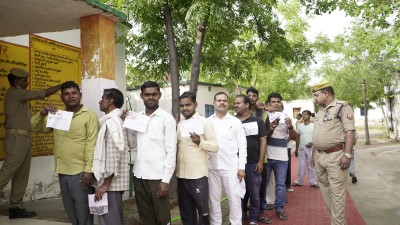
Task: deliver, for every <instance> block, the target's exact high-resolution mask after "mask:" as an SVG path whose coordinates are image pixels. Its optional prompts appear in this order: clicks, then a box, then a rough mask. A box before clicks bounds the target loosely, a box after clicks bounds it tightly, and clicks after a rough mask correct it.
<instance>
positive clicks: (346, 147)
mask: <svg viewBox="0 0 400 225" xmlns="http://www.w3.org/2000/svg"><path fill="white" fill-rule="evenodd" d="M312 91H313V92H314V101H315V102H316V103H317V104H318V105H320V106H321V108H320V109H319V111H318V113H317V115H316V117H315V121H314V132H313V137H312V143H313V146H314V150H313V157H312V161H311V163H312V165H313V166H315V171H316V174H317V180H318V184H319V187H320V190H321V193H322V196H323V199H324V201H325V203H326V205H327V207H328V211H329V214H330V217H331V225H345V224H346V219H345V210H346V192H347V174H348V168H349V165H350V162H351V151H352V147H353V143H354V132H355V125H354V111H353V109H352V107H351V106H350V105H349V104H348V103H347V102H344V101H339V100H337V99H336V98H335V93H334V91H333V88H332V87H331V85H330V83H329V82H328V81H325V82H322V83H320V84H317V85H314V86H313V90H312Z"/></svg>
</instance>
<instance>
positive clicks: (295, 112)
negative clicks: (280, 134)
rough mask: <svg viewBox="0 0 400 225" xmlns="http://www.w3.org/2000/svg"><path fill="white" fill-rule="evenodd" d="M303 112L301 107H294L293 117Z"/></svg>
mask: <svg viewBox="0 0 400 225" xmlns="http://www.w3.org/2000/svg"><path fill="white" fill-rule="evenodd" d="M299 113H300V114H301V111H300V108H293V118H294V119H296V117H297V114H299Z"/></svg>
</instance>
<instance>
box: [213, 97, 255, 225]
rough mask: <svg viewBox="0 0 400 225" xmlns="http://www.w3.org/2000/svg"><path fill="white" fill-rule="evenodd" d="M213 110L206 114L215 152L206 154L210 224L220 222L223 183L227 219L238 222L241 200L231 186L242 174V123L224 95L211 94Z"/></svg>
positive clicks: (237, 224) (244, 144)
mask: <svg viewBox="0 0 400 225" xmlns="http://www.w3.org/2000/svg"><path fill="white" fill-rule="evenodd" d="M214 109H215V113H214V114H213V115H212V116H210V117H208V118H207V119H208V121H210V122H211V123H212V124H213V125H214V130H215V134H216V136H217V141H218V147H219V151H218V153H209V154H208V176H209V177H208V187H209V191H210V218H211V221H210V222H211V225H221V224H222V212H221V202H220V201H221V192H222V186H224V189H225V192H226V194H227V196H228V201H229V222H230V223H231V224H232V225H242V207H241V199H240V197H239V196H238V195H236V194H235V188H236V187H237V185H238V184H239V182H242V180H243V178H244V177H245V175H246V173H245V166H246V158H247V141H246V135H245V133H244V129H243V125H242V122H241V121H240V120H239V119H238V118H236V117H234V116H232V115H231V114H230V113H229V112H228V109H229V102H228V95H227V94H226V93H224V92H218V93H217V94H215V96H214Z"/></svg>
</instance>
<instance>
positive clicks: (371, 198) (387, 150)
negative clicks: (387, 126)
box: [348, 129, 400, 225]
mask: <svg viewBox="0 0 400 225" xmlns="http://www.w3.org/2000/svg"><path fill="white" fill-rule="evenodd" d="M358 133H359V135H360V140H359V141H358V143H357V146H356V150H355V151H356V155H355V162H356V175H357V178H358V182H357V183H356V184H355V185H349V186H348V188H349V192H350V194H351V197H352V198H353V201H354V203H355V205H356V207H357V209H358V211H359V212H360V214H361V216H362V217H363V218H364V220H365V222H366V224H367V225H375V224H378V225H380V224H382V225H399V224H400V166H399V162H400V142H388V141H386V140H384V139H382V138H380V137H381V136H382V131H380V130H376V129H373V130H371V132H370V135H371V145H365V144H364V143H365V134H364V130H359V131H358Z"/></svg>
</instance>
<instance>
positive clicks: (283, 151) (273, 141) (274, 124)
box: [267, 92, 297, 220]
mask: <svg viewBox="0 0 400 225" xmlns="http://www.w3.org/2000/svg"><path fill="white" fill-rule="evenodd" d="M267 103H268V106H269V108H271V109H272V110H273V112H271V113H269V115H268V118H269V119H268V121H267V124H268V125H267V136H268V143H267V151H268V163H267V183H269V182H270V179H271V172H273V173H274V175H275V196H276V198H275V203H274V208H275V213H276V215H277V216H278V218H279V219H280V220H287V219H288V216H287V215H286V213H285V212H284V206H285V201H286V185H285V181H286V175H287V169H288V161H289V157H288V150H287V142H288V141H289V140H296V139H297V133H296V131H295V130H294V129H293V125H292V121H291V120H290V118H289V117H288V116H287V115H286V114H285V113H283V103H282V96H281V95H280V94H279V93H274V92H273V93H271V94H269V95H268V99H267ZM268 187H269V186H267V193H268V192H271V191H272V190H270V189H268ZM271 189H272V188H271Z"/></svg>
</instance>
